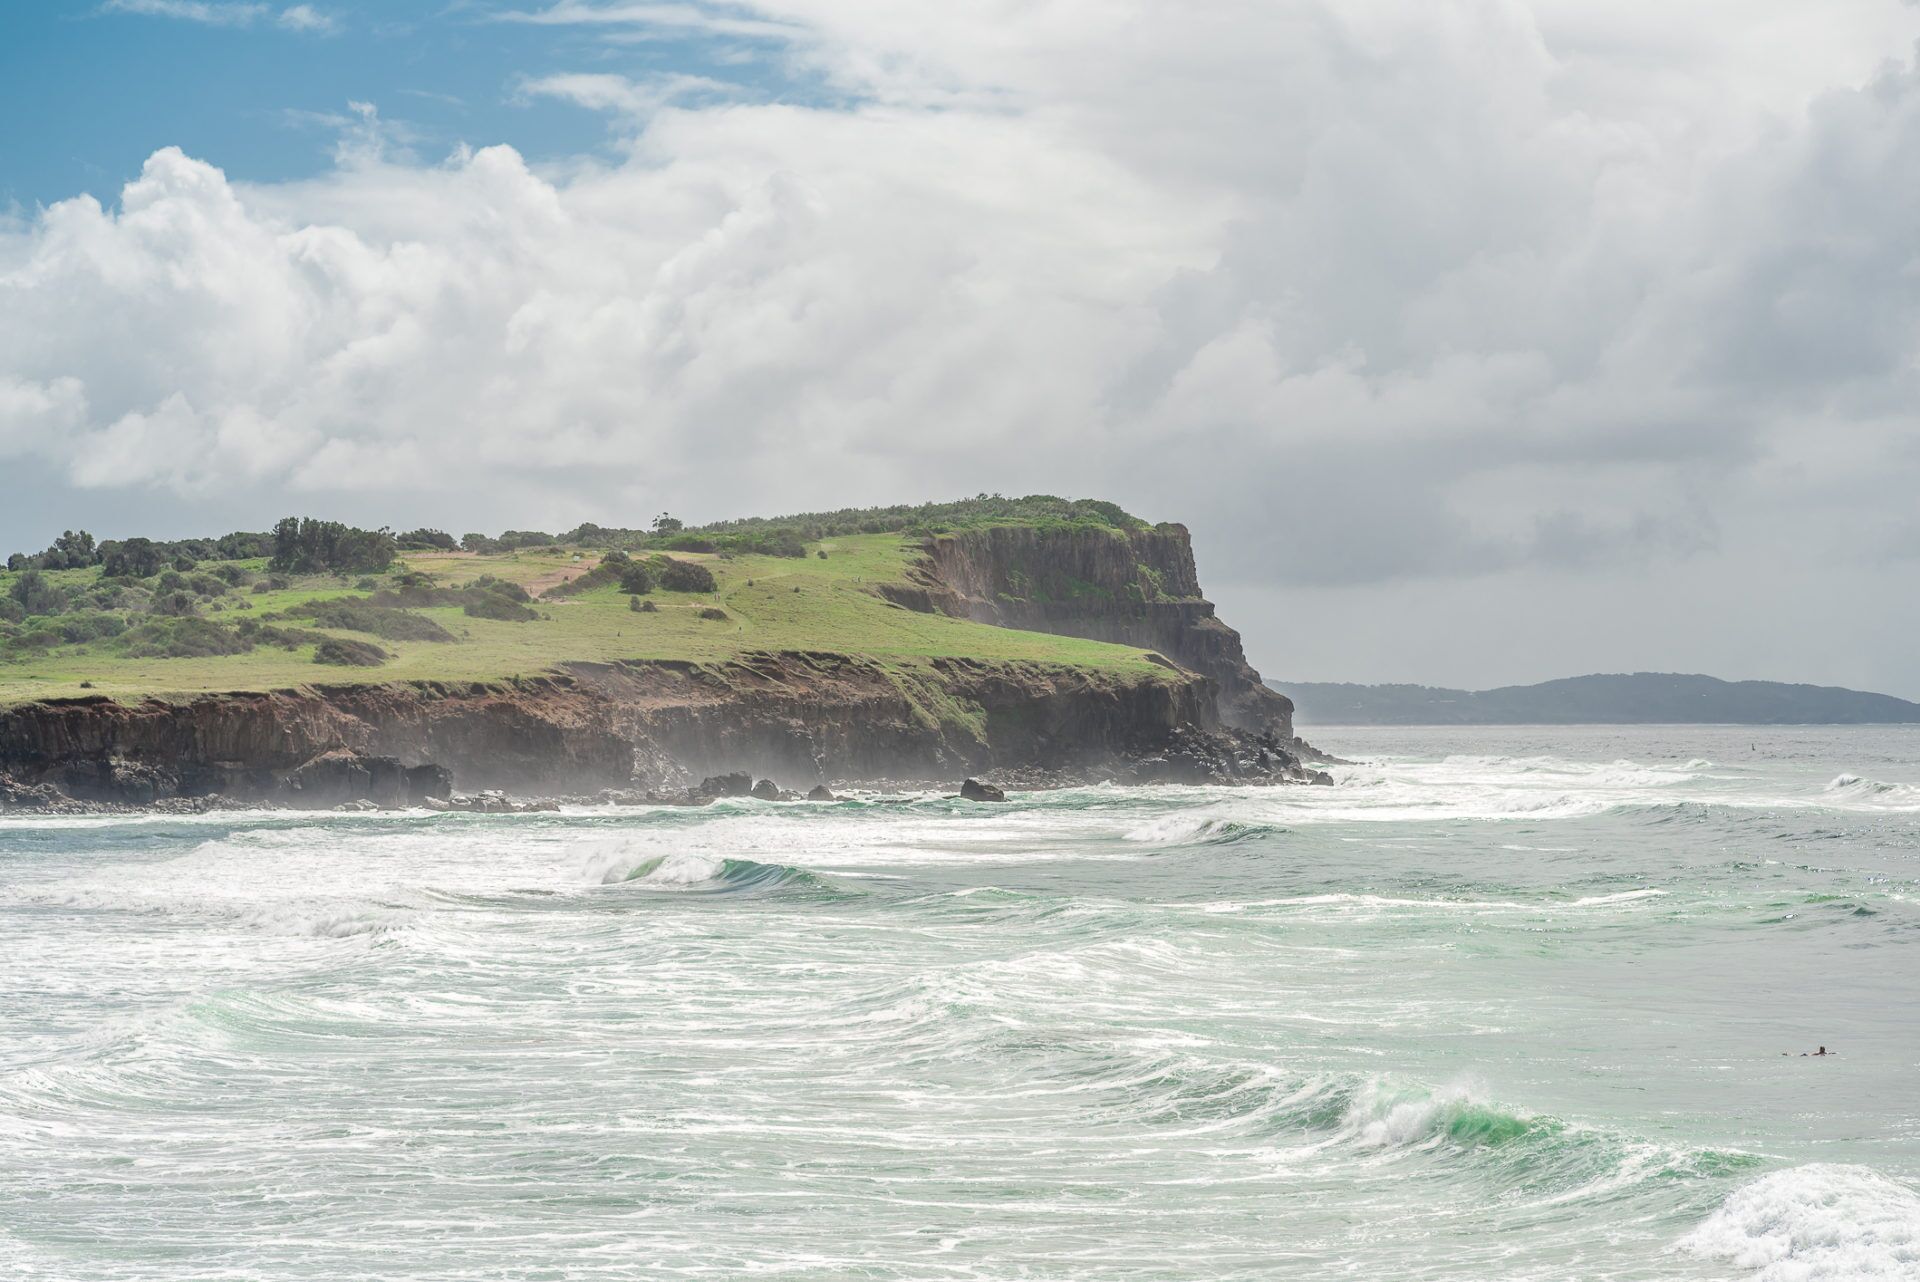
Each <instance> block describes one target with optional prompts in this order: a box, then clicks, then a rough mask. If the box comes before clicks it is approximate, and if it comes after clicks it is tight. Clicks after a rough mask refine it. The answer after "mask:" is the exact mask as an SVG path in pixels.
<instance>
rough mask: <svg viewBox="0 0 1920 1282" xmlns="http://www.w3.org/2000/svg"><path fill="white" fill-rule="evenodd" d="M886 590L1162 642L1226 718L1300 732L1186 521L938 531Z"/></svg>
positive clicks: (1016, 620) (1103, 635) (965, 610)
mask: <svg viewBox="0 0 1920 1282" xmlns="http://www.w3.org/2000/svg"><path fill="white" fill-rule="evenodd" d="M883 591H886V592H887V593H888V594H889V596H890V597H891V599H893V600H895V601H897V602H898V603H900V604H902V605H905V606H907V607H908V608H910V609H922V610H939V611H941V612H943V613H946V614H951V615H955V616H957V617H961V618H968V619H974V620H976V621H979V622H982V623H992V624H996V625H998V626H1000V627H1006V628H1022V629H1026V630H1028V631H1033V632H1051V633H1056V634H1061V635H1066V636H1076V637H1086V638H1088V639H1090V640H1094V641H1111V642H1115V643H1118V644H1121V645H1130V646H1137V647H1139V648H1140V649H1143V650H1152V651H1155V652H1157V653H1159V654H1162V655H1165V656H1166V657H1167V658H1169V659H1171V660H1173V661H1174V662H1175V663H1177V664H1179V665H1180V666H1181V667H1183V668H1187V669H1190V670H1192V671H1194V672H1197V673H1200V674H1201V675H1203V676H1206V677H1208V678H1210V679H1212V681H1213V682H1214V683H1215V686H1216V688H1217V691H1218V694H1217V714H1218V716H1219V719H1220V721H1221V722H1222V723H1223V724H1225V725H1228V726H1232V727H1235V728H1239V729H1245V730H1252V731H1256V732H1272V733H1274V734H1277V735H1278V736H1279V737H1280V738H1282V739H1292V738H1293V704H1292V701H1291V700H1289V699H1288V698H1287V697H1286V696H1285V695H1283V694H1280V693H1279V692H1278V691H1275V690H1272V689H1269V688H1268V687H1267V686H1265V685H1264V684H1262V682H1261V680H1260V674H1259V673H1258V672H1256V671H1254V670H1253V668H1252V667H1251V666H1250V665H1249V664H1248V663H1247V657H1246V653H1245V651H1244V650H1243V649H1242V648H1241V644H1240V634H1239V633H1238V632H1235V631H1234V630H1233V629H1232V628H1230V627H1228V626H1227V625H1226V624H1225V623H1222V622H1221V621H1220V619H1219V618H1218V617H1217V615H1216V614H1215V612H1214V607H1213V603H1212V602H1210V601H1208V600H1206V599H1205V597H1203V596H1202V595H1201V592H1200V577H1199V572H1198V570H1197V569H1196V567H1195V565H1194V560H1193V542H1192V538H1191V536H1190V535H1189V534H1188V532H1187V528H1186V527H1185V526H1184V525H1170V524H1169V525H1158V526H1154V527H1153V528H1151V529H1138V530H1119V529H1103V528H1099V527H1089V526H1067V527H1055V528H1047V527H1037V526H1022V525H1001V526H989V527H986V528H984V529H973V530H963V531H959V532H957V533H952V534H944V535H939V536H936V537H934V538H931V539H929V540H927V543H926V546H925V557H924V559H923V561H922V563H921V564H920V565H919V566H917V567H916V568H915V570H914V573H913V583H912V585H911V586H909V587H905V588H887V589H883Z"/></svg>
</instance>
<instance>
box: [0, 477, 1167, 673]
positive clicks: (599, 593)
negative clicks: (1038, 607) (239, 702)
mask: <svg viewBox="0 0 1920 1282" xmlns="http://www.w3.org/2000/svg"><path fill="white" fill-rule="evenodd" d="M980 524H1040V525H1074V526H1088V527H1104V528H1109V529H1114V530H1120V529H1128V528H1139V527H1140V525H1141V523H1140V522H1138V521H1136V520H1135V519H1134V518H1132V517H1129V516H1127V515H1126V514H1125V513H1123V512H1121V511H1120V510H1119V509H1118V508H1114V507H1112V506H1111V505H1109V504H1096V503H1086V502H1077V503H1076V502H1068V501H1066V500H1059V499H1050V498H1045V497H1044V496H1042V497H1039V498H1034V499H1001V498H999V497H998V496H993V497H992V498H988V497H985V496H983V497H982V498H980V499H975V500H966V501H963V502H962V503H959V504H941V505H924V506H921V507H915V508H892V509H868V510H864V511H848V512H840V513H819V514H809V515H806V516H799V517H787V518H779V519H776V520H768V521H759V520H755V521H741V522H724V523H720V524H717V525H713V526H708V527H703V528H701V529H692V530H689V529H685V528H683V527H681V526H680V525H679V523H678V522H673V521H671V520H670V519H668V520H666V521H663V522H661V523H659V524H657V525H656V527H655V528H654V529H651V530H646V531H641V530H608V529H603V528H601V527H595V526H583V527H580V528H579V529H577V530H575V531H570V532H568V533H566V534H564V535H560V536H549V535H544V534H540V533H538V532H509V535H506V536H502V537H501V538H498V539H492V538H487V537H485V536H480V535H469V536H467V538H466V539H464V540H461V543H462V544H464V546H455V547H447V546H444V544H450V543H453V542H454V540H451V539H448V538H446V537H445V536H438V537H437V538H432V539H425V538H422V539H416V538H414V537H413V535H403V536H400V538H399V540H398V541H397V545H396V544H395V542H394V540H393V539H392V536H388V535H385V534H384V532H381V534H380V537H382V538H385V539H387V540H388V543H387V545H386V547H385V555H386V556H387V557H389V558H390V559H388V560H387V561H386V563H385V564H384V565H383V566H382V567H381V568H379V569H377V570H375V571H372V572H361V569H360V568H345V569H343V570H336V569H333V568H328V565H327V563H326V556H325V555H324V554H317V555H316V556H308V557H305V558H302V557H300V556H297V555H290V554H289V553H288V552H287V550H286V549H287V547H289V546H293V545H292V544H287V543H284V542H283V544H282V545H281V548H280V550H279V552H277V553H276V554H275V555H274V556H272V557H269V556H265V555H251V556H237V555H223V553H231V552H236V551H250V552H263V551H267V550H269V546H268V543H267V542H265V541H268V540H270V539H271V538H272V537H273V536H268V535H259V536H238V535H236V536H229V538H228V539H223V540H218V541H212V542H210V543H208V544H205V545H202V546H199V547H197V548H194V549H189V550H188V551H186V552H175V551H174V550H173V549H172V548H167V549H163V550H162V551H161V553H160V554H158V555H154V554H152V553H151V552H150V551H147V550H144V549H143V555H141V556H135V557H129V556H128V555H126V554H125V552H124V550H123V553H122V555H121V556H119V557H118V558H117V559H116V558H114V557H112V556H111V555H102V554H101V553H100V552H99V551H97V550H94V549H92V547H91V540H87V541H86V542H87V552H86V554H85V555H82V554H81V553H79V552H73V553H72V554H71V555H69V556H67V557H65V558H63V557H62V556H61V555H60V554H59V553H58V551H57V547H58V545H56V548H55V549H49V550H48V553H46V554H41V555H40V556H38V557H34V558H24V557H22V558H16V559H15V560H16V566H17V568H15V569H13V570H10V571H7V572H0V606H4V608H0V705H4V704H11V703H19V702H22V701H27V700H34V699H44V698H54V697H70V696H75V695H81V694H98V695H105V696H108V697H111V698H116V699H132V698H140V697H150V696H159V697H169V696H185V695H192V694H199V693H208V692H218V691H234V690H271V689H284V688H291V687H297V686H301V685H309V684H342V683H371V682H390V681H491V680H499V679H506V678H512V677H516V676H534V675H537V674H540V673H543V672H547V671H551V670H553V669H554V668H556V667H557V666H558V665H561V664H565V663H572V662H611V661H617V660H650V659H652V660H684V661H690V662H695V663H702V664H707V663H715V664H717V663H721V662H724V661H726V660H728V659H731V658H734V657H736V656H738V655H741V654H743V653H747V652H752V651H767V650H814V651H829V652H835V653H842V654H849V655H858V656H864V657H868V658H872V659H875V660H877V661H880V662H882V663H885V664H887V665H889V666H897V667H898V668H900V669H901V670H902V672H903V674H913V673H918V672H923V671H924V670H925V667H926V664H927V662H928V661H929V660H932V659H935V658H971V659H977V660H983V661H989V662H994V661H1004V662H1026V663H1036V664H1049V665H1063V666H1073V667H1081V668H1096V669H1110V670H1114V671H1115V672H1116V673H1118V672H1125V673H1127V674H1129V675H1132V676H1137V677H1141V678H1147V679H1158V678H1161V677H1164V676H1165V675H1166V674H1165V673H1164V672H1163V670H1162V669H1160V668H1158V667H1156V666H1155V665H1154V664H1153V663H1151V662H1149V661H1148V659H1147V657H1146V655H1145V652H1143V651H1140V650H1135V649H1131V648H1128V647H1125V646H1118V645H1109V644H1104V643H1101V642H1095V641H1086V640H1080V639H1077V638H1073V637H1065V636H1056V635H1051V634H1044V633H1036V632H1020V631H1014V630H1011V629H1005V628H997V627H992V626H988V625H985V624H979V623H973V622H969V621H967V620H962V619H954V618H948V617H946V616H944V615H938V614H921V613H915V612H913V611H910V610H907V609H903V608H902V607H900V606H898V605H895V604H892V603H890V602H888V601H887V600H885V599H883V598H882V597H881V596H880V595H879V594H878V593H877V592H876V591H875V589H876V588H877V587H878V586H879V585H880V584H883V583H899V582H903V581H905V579H906V578H907V575H908V571H909V568H910V566H911V564H912V561H913V560H914V558H915V557H917V556H918V554H919V551H918V550H919V544H920V538H921V536H922V535H924V534H925V533H929V532H942V531H944V530H946V529H956V528H967V527H971V526H975V525H980ZM345 533H346V534H348V535H352V536H359V535H364V534H366V533H367V532H364V531H348V532H345ZM434 533H435V532H431V531H416V532H415V534H419V535H423V536H431V535H434ZM247 539H254V540H257V541H258V542H256V543H255V544H253V545H251V546H250V545H248V544H247V542H246V540H247ZM309 541H310V542H311V540H309ZM410 543H411V544H412V546H409V544H410ZM436 543H438V544H441V545H440V546H435V544H436ZM115 546H116V545H109V544H102V545H101V547H102V548H107V549H113V548H114V547H115ZM120 546H122V548H124V545H120ZM341 546H342V547H346V546H347V544H346V543H344V542H343V543H342V544H341ZM195 551H197V552H200V553H203V554H205V555H198V556H196V555H193V554H192V553H193V552H195ZM170 552H171V553H172V555H169V554H168V553H170ZM343 555H349V554H343ZM350 555H354V556H358V555H361V553H360V552H359V551H353V552H351V553H350ZM89 558H90V559H92V560H93V561H94V563H93V564H80V565H77V566H69V567H65V568H60V567H59V566H58V563H59V562H60V561H62V560H63V559H66V560H70V561H84V560H87V559H89ZM608 558H611V560H612V562H613V564H610V565H608V566H607V567H606V568H604V569H600V571H599V572H598V573H594V572H595V571H596V568H597V567H600V566H601V563H602V561H603V560H605V559H608ZM622 558H626V559H627V560H628V562H629V563H631V564H642V565H647V566H649V567H651V572H650V573H649V574H648V575H644V576H641V577H642V578H652V579H654V580H656V582H654V583H652V584H651V585H649V590H648V591H646V592H645V594H644V595H641V594H639V593H636V592H632V591H626V590H623V589H622V587H621V584H620V579H621V577H622V575H621V573H620V570H621V569H622V567H621V565H620V562H621V560H622ZM378 560H379V558H377V557H376V558H375V562H376V563H377V562H378ZM668 560H673V561H678V562H681V563H684V564H697V565H700V566H704V567H705V568H706V569H707V570H708V571H710V572H711V574H712V580H713V587H712V590H711V591H691V592H690V591H678V590H672V589H671V588H669V587H667V586H664V585H662V584H661V583H659V582H658V581H657V580H659V579H660V578H661V577H662V576H661V574H660V571H662V570H663V569H665V570H671V569H672V568H673V567H671V566H669V565H668V564H667V562H668ZM110 571H111V572H110ZM142 571H151V572H150V573H142ZM588 575H592V578H591V579H590V580H589V581H588V583H586V584H583V585H579V586H578V587H573V586H570V585H573V584H574V582H575V581H576V580H579V579H582V578H583V577H585V576H588ZM666 577H670V578H671V577H675V576H673V575H671V574H669V575H668V576H666ZM628 582H629V585H630V586H631V585H632V584H633V583H634V582H635V580H633V579H629V580H628ZM316 659H318V660H319V661H318V662H316ZM360 665H366V666H360Z"/></svg>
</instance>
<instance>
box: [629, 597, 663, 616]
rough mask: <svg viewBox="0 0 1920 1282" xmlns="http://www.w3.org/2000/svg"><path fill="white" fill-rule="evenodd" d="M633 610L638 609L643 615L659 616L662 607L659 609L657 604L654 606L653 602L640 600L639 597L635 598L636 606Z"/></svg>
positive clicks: (634, 605)
mask: <svg viewBox="0 0 1920 1282" xmlns="http://www.w3.org/2000/svg"><path fill="white" fill-rule="evenodd" d="M633 608H634V609H636V610H638V611H640V613H642V614H658V613H660V607H659V606H657V605H655V604H654V603H653V602H651V601H642V600H640V598H638V597H635V598H634V604H633Z"/></svg>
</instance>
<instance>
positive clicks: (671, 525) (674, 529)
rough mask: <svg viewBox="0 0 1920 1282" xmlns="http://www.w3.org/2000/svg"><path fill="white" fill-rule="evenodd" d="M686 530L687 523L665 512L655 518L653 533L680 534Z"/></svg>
mask: <svg viewBox="0 0 1920 1282" xmlns="http://www.w3.org/2000/svg"><path fill="white" fill-rule="evenodd" d="M686 528H687V525H686V522H684V521H682V520H681V519H680V518H679V517H677V516H671V515H669V514H667V513H665V512H662V513H661V514H660V515H659V516H656V517H654V518H653V532H654V533H655V534H678V533H679V532H680V531H682V530H684V529H686Z"/></svg>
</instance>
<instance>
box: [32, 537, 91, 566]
mask: <svg viewBox="0 0 1920 1282" xmlns="http://www.w3.org/2000/svg"><path fill="white" fill-rule="evenodd" d="M98 560H99V557H98V556H97V554H96V552H95V549H94V545H93V535H91V534H88V533H87V532H86V531H85V530H81V531H80V532H79V533H77V534H76V533H75V532H74V531H72V530H67V531H65V532H64V533H62V534H61V535H60V537H59V538H57V539H55V540H54V541H53V546H52V547H50V548H48V549H47V550H46V551H45V552H43V553H41V554H40V563H41V564H42V565H44V566H45V567H46V568H47V569H49V570H84V569H86V568H87V567H88V566H91V565H93V564H95V563H96V562H97V561H98Z"/></svg>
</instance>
